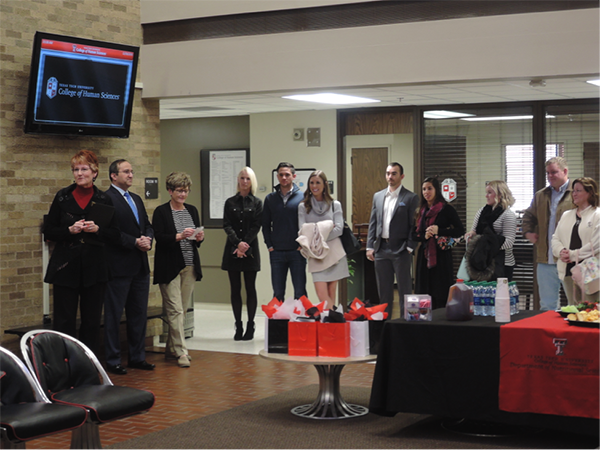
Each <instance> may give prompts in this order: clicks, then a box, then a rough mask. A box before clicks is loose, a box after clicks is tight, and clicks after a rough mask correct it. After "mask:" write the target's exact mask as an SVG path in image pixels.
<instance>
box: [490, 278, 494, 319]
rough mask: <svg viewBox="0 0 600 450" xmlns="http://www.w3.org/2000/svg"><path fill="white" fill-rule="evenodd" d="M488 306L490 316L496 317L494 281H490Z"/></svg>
mask: <svg viewBox="0 0 600 450" xmlns="http://www.w3.org/2000/svg"><path fill="white" fill-rule="evenodd" d="M489 298H490V306H489V312H490V314H489V315H490V316H495V315H496V303H495V301H496V282H495V281H490V297H489Z"/></svg>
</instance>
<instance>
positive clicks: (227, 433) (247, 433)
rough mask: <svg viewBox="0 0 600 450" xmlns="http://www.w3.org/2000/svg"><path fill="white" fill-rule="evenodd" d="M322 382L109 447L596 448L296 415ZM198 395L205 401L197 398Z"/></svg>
mask: <svg viewBox="0 0 600 450" xmlns="http://www.w3.org/2000/svg"><path fill="white" fill-rule="evenodd" d="M341 391H342V395H343V396H344V399H345V400H346V401H347V402H348V403H356V404H359V405H365V406H368V404H369V395H370V389H367V388H354V387H342V388H341ZM317 392H318V387H317V386H316V385H311V386H305V387H302V388H298V389H294V390H292V391H289V392H286V393H283V394H278V395H275V396H273V397H269V398H265V399H262V400H257V401H254V402H251V403H248V404H245V405H242V406H238V407H236V408H232V409H230V410H227V411H223V412H221V413H218V414H213V415H210V416H207V417H202V418H200V419H195V420H191V421H189V422H186V423H182V424H179V425H176V426H173V427H171V428H169V429H166V430H163V431H158V432H155V433H151V434H149V435H146V436H143V437H140V438H136V439H130V440H128V441H124V442H121V443H120V444H116V445H112V446H110V447H108V448H132V449H134V448H147V449H150V448H161V449H168V448H198V449H199V448H215V449H216V448H237V449H242V448H252V449H254V448H256V449H287V448H307V449H311V448H312V449H321V448H324V449H329V448H334V449H335V448H337V449H343V448H365V449H366V448H395V449H402V448H431V449H442V448H465V449H470V448H486V449H488V448H489V449H495V448H509V449H512V448H523V449H526V448H527V449H528V448H535V449H537V448H539V449H569V448H572V449H576V448H597V447H598V437H594V436H584V435H576V434H570V433H561V432H555V431H551V430H544V431H542V432H539V431H538V432H527V433H525V434H521V435H518V436H511V437H478V436H467V435H463V434H458V433H454V432H452V431H448V430H446V429H444V428H443V427H442V419H440V418H436V417H432V416H426V415H422V414H397V415H396V416H395V417H381V416H377V415H375V414H371V413H369V414H368V415H366V416H363V417H358V418H352V419H343V420H314V419H303V418H300V417H296V416H294V415H293V414H292V413H291V412H290V409H291V408H292V407H294V406H298V405H302V404H307V403H312V401H313V400H314V399H315V398H316V395H317ZM199 401H202V400H201V399H199Z"/></svg>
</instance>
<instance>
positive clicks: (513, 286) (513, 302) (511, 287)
mask: <svg viewBox="0 0 600 450" xmlns="http://www.w3.org/2000/svg"><path fill="white" fill-rule="evenodd" d="M508 291H509V295H510V314H511V316H514V315H515V314H519V288H518V287H517V282H516V281H511V282H510V283H508Z"/></svg>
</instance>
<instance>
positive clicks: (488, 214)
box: [475, 205, 504, 234]
mask: <svg viewBox="0 0 600 450" xmlns="http://www.w3.org/2000/svg"><path fill="white" fill-rule="evenodd" d="M503 212H504V208H503V207H502V206H500V205H498V206H497V207H496V208H492V206H491V205H485V206H484V207H483V209H482V210H481V214H480V215H479V220H478V221H477V226H476V227H475V233H477V234H483V231H484V230H485V228H486V227H489V228H490V230H492V231H494V222H495V221H496V220H498V217H500V216H501V215H502V213H503ZM494 232H495V231H494Z"/></svg>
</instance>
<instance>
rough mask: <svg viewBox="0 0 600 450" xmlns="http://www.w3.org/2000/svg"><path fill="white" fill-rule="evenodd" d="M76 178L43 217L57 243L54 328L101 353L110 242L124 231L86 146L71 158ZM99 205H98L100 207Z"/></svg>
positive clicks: (49, 276) (51, 272) (52, 274)
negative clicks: (97, 185) (78, 314)
mask: <svg viewBox="0 0 600 450" xmlns="http://www.w3.org/2000/svg"><path fill="white" fill-rule="evenodd" d="M71 171H72V172H73V177H74V178H75V183H74V184H72V185H70V186H68V187H66V188H63V189H61V190H60V191H58V193H57V194H56V196H55V197H54V201H53V202H52V205H51V206H50V212H49V213H48V215H47V216H46V218H45V221H44V239H46V240H48V241H53V242H55V243H56V246H55V247H54V251H53V252H52V257H51V258H50V262H49V263H48V270H47V271H46V276H45V278H44V281H45V282H46V283H51V284H52V285H53V291H54V294H53V295H54V315H53V319H52V320H53V324H54V326H53V328H54V330H56V331H60V332H62V333H66V334H68V335H70V336H73V337H75V338H77V336H76V331H77V322H76V320H77V308H78V307H79V308H80V310H81V326H80V328H79V340H80V341H81V342H83V343H84V344H85V345H86V346H88V347H89V348H90V349H91V350H92V351H93V352H94V353H96V354H97V353H98V349H99V337H100V318H101V316H102V306H103V305H104V293H105V291H106V282H107V281H108V280H109V279H110V269H109V264H108V258H107V253H106V248H105V244H108V243H113V244H117V243H118V242H119V241H120V236H121V235H120V232H119V228H118V226H117V221H116V220H117V219H116V216H115V214H114V208H113V206H112V201H111V199H110V198H109V197H108V196H107V195H106V194H104V192H102V191H100V190H99V189H98V188H97V187H96V186H94V181H95V180H96V177H97V176H98V158H97V157H96V155H95V154H94V152H92V151H90V150H81V151H80V152H78V153H77V154H76V155H75V156H73V158H71ZM96 205H98V206H96Z"/></svg>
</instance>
